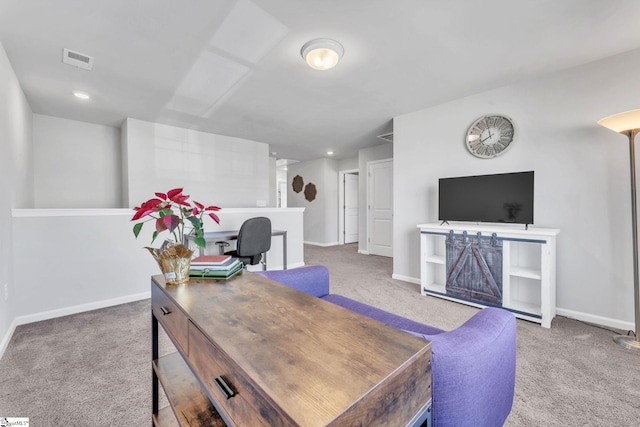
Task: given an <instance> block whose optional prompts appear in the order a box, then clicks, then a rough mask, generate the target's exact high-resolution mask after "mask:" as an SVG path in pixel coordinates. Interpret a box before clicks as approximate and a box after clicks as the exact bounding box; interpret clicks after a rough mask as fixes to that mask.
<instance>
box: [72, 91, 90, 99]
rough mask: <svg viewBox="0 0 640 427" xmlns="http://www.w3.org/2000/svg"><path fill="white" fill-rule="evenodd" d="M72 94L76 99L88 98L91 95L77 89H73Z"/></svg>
mask: <svg viewBox="0 0 640 427" xmlns="http://www.w3.org/2000/svg"><path fill="white" fill-rule="evenodd" d="M73 96H75V97H76V98H78V99H90V98H91V96H90V95H89V94H88V93H86V92H81V91H79V90H74V91H73Z"/></svg>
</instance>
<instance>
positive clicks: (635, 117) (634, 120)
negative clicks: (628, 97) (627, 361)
mask: <svg viewBox="0 0 640 427" xmlns="http://www.w3.org/2000/svg"><path fill="white" fill-rule="evenodd" d="M598 124H599V125H601V126H604V127H606V128H607V129H611V130H612V131H615V132H620V133H621V134H624V135H627V137H628V138H629V154H630V157H631V223H632V232H633V301H634V308H635V317H636V318H635V322H636V324H635V328H636V329H635V333H636V336H635V337H632V336H630V335H616V336H615V337H613V340H614V341H615V342H616V343H618V344H620V345H621V346H623V347H626V348H629V349H632V350H640V341H638V329H639V326H640V289H639V288H638V286H639V285H638V280H639V279H638V214H637V204H636V154H635V139H636V135H637V134H638V132H640V110H631V111H625V112H624V113H618V114H614V115H613V116H609V117H605V118H604V119H601V120H600V121H598Z"/></svg>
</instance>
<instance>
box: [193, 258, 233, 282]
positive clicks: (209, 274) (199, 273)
mask: <svg viewBox="0 0 640 427" xmlns="http://www.w3.org/2000/svg"><path fill="white" fill-rule="evenodd" d="M242 266H243V264H242V263H241V262H239V263H237V264H235V265H234V266H233V267H231V268H230V269H227V270H217V269H211V270H208V269H204V270H193V269H192V270H189V277H198V278H204V279H207V278H209V279H228V278H229V277H232V276H235V275H236V274H237V273H238V272H240V271H241V270H242Z"/></svg>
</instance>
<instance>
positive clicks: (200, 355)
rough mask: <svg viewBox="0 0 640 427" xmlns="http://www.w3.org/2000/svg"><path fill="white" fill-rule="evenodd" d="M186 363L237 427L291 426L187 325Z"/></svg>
mask: <svg viewBox="0 0 640 427" xmlns="http://www.w3.org/2000/svg"><path fill="white" fill-rule="evenodd" d="M189 362H190V363H191V366H192V367H193V369H194V370H195V373H196V375H197V376H198V377H199V378H200V379H201V382H202V383H203V384H204V386H205V387H206V388H207V390H208V391H209V395H210V396H211V397H212V398H214V399H215V401H216V402H217V403H218V404H219V405H218V406H219V409H220V411H221V412H224V413H225V415H226V416H227V418H229V419H230V420H231V421H233V422H234V423H235V425H238V426H258V425H261V426H275V425H277V426H290V425H294V424H293V423H292V422H290V421H288V420H286V418H285V419H283V417H282V416H281V415H280V414H279V412H278V411H277V410H275V409H274V407H273V406H272V405H271V403H270V402H269V401H267V400H266V399H265V398H264V396H262V395H261V393H259V392H258V391H257V390H256V388H255V387H254V386H253V384H252V383H251V382H250V381H248V380H247V379H246V375H242V374H241V373H239V372H238V371H237V369H238V368H237V367H234V366H235V365H234V364H232V363H231V362H230V361H229V360H228V359H227V357H225V356H224V354H223V353H222V352H221V351H220V349H219V348H218V347H217V346H216V345H215V344H213V343H212V342H211V341H209V339H207V337H206V336H205V335H204V334H203V333H202V332H201V331H200V330H199V329H198V328H197V327H196V326H195V325H194V324H193V323H191V322H189Z"/></svg>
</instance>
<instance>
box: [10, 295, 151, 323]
mask: <svg viewBox="0 0 640 427" xmlns="http://www.w3.org/2000/svg"><path fill="white" fill-rule="evenodd" d="M149 298H151V291H149V292H142V293H140V294H134V295H126V296H123V297H118V298H113V299H108V300H102V301H95V302H90V303H87V304H80V305H74V306H71V307H64V308H59V309H57V310H50V311H43V312H41V313H34V314H28V315H26V316H18V317H16V319H15V320H16V322H17V324H18V325H26V324H27V323H33V322H40V321H42V320H49V319H55V318H56V317H62V316H68V315H70V314H76V313H82V312H85V311H91V310H97V309H99V308H105V307H111V306H114V305H120V304H126V303H128V302H133V301H140V300H143V299H149Z"/></svg>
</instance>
